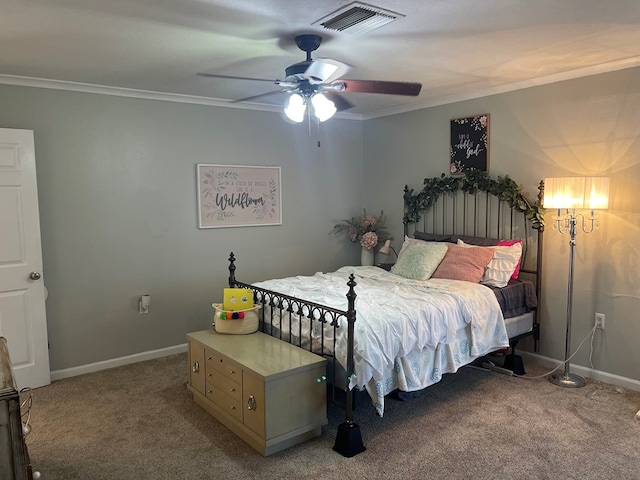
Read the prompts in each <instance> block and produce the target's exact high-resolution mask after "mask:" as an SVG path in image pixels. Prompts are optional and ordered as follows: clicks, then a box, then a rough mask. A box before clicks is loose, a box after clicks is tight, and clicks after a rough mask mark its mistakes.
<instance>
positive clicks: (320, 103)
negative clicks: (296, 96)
mask: <svg viewBox="0 0 640 480" xmlns="http://www.w3.org/2000/svg"><path fill="white" fill-rule="evenodd" d="M311 104H312V105H313V113H314V114H315V116H316V118H317V119H318V120H320V121H321V122H324V121H325V120H329V119H330V118H331V117H333V115H334V113H336V110H337V109H336V105H335V104H334V103H333V102H332V101H331V100H329V99H328V98H327V97H325V96H324V95H323V94H322V93H316V94H314V95H313V97H311Z"/></svg>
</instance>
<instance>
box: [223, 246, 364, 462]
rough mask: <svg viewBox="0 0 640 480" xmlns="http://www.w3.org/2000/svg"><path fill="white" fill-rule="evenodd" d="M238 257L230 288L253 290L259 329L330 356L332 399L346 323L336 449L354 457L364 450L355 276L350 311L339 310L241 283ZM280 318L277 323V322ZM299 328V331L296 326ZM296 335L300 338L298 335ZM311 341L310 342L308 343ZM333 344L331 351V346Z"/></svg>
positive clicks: (232, 268)
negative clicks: (358, 415) (356, 386)
mask: <svg viewBox="0 0 640 480" xmlns="http://www.w3.org/2000/svg"><path fill="white" fill-rule="evenodd" d="M235 260H236V258H235V256H234V254H233V252H231V254H230V255H229V287H231V288H246V289H249V290H252V291H253V294H254V302H255V304H256V305H258V304H259V305H262V308H261V309H260V314H259V327H258V329H259V330H260V331H262V332H264V333H266V334H268V335H271V336H275V337H278V338H280V339H281V340H282V341H286V342H287V343H291V344H293V345H295V346H298V347H300V348H304V349H305V350H309V351H310V352H312V353H315V354H317V355H320V356H322V357H325V358H327V357H330V358H332V360H333V361H331V362H329V364H330V365H331V372H330V374H329V375H330V377H331V378H330V379H331V380H332V381H331V382H330V392H331V399H332V400H334V401H335V400H336V398H337V395H336V393H337V390H338V389H339V388H340V385H341V384H342V381H341V380H340V379H339V378H338V377H339V375H341V373H340V372H341V369H340V368H339V364H338V362H337V359H336V357H335V347H336V337H337V335H336V330H337V329H338V328H341V326H340V321H339V320H340V319H341V318H342V319H344V320H345V321H346V323H347V365H346V377H345V378H344V379H343V380H344V381H345V385H346V387H345V388H344V393H345V398H346V405H345V409H346V413H345V421H344V422H343V423H342V424H340V425H339V426H338V433H337V435H336V441H335V444H334V447H333V449H334V450H335V451H337V452H338V453H340V454H341V455H343V456H345V457H352V456H354V455H357V454H358V453H361V452H363V451H364V450H365V447H364V445H363V444H362V434H361V432H360V427H359V426H358V425H357V424H356V422H355V420H354V413H353V404H354V398H353V395H354V392H353V390H352V389H351V388H349V384H350V380H351V378H352V376H353V375H354V359H353V351H354V347H353V342H354V323H355V321H356V309H355V302H356V296H357V295H356V292H355V286H356V281H355V277H354V275H353V274H351V275H350V276H349V281H348V282H347V284H346V286H347V287H348V289H347V293H346V297H347V310H339V309H336V308H332V307H328V306H326V305H321V304H319V303H314V302H310V301H307V300H304V299H301V298H297V297H292V296H289V295H284V294H282V293H278V292H275V291H272V290H267V289H264V288H260V287H256V286H254V285H251V284H248V283H244V282H240V281H238V280H237V279H236V276H235V271H236V265H235ZM265 307H269V308H265ZM276 319H277V322H276ZM305 319H306V320H308V324H309V328H308V333H309V338H308V339H307V338H305V336H304V335H303V333H304V332H303V323H304V322H303V320H305ZM283 322H287V325H286V328H283V326H285V325H283ZM314 323H316V324H318V325H320V327H321V328H319V329H316V331H319V332H320V338H319V339H316V340H315V341H314V338H313V335H312V333H313V332H314V328H313V327H314ZM327 323H328V324H329V326H331V327H332V328H333V336H332V339H330V342H329V344H327V342H326V341H325V340H326V338H325V328H324V327H325V325H326V324H327ZM294 326H297V332H295V331H294V330H293V327H294ZM296 333H297V335H296ZM307 340H308V341H307ZM328 345H330V348H329V347H328Z"/></svg>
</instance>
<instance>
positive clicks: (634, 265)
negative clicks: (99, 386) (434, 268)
mask: <svg viewBox="0 0 640 480" xmlns="http://www.w3.org/2000/svg"><path fill="white" fill-rule="evenodd" d="M639 73H640V70H639V69H628V70H623V71H619V72H614V73H609V74H603V75H598V76H593V77H587V78H583V79H579V80H573V81H567V82H561V83H557V84H552V85H548V86H542V87H536V88H530V89H526V90H521V91H517V92H511V93H507V94H501V95H495V96H490V97H485V98H481V99H477V100H472V101H467V102H460V103H455V104H451V105H445V106H440V107H434V108H429V109H424V110H420V111H415V112H410V113H406V114H402V115H395V116H391V117H384V118H379V119H373V120H367V121H364V122H358V121H348V120H341V119H332V120H331V121H329V122H327V123H325V124H323V125H322V126H321V129H320V136H321V140H322V148H317V147H316V134H315V130H312V133H311V134H309V130H308V128H307V126H306V125H296V126H293V125H290V124H287V123H285V122H284V121H282V119H281V118H280V116H279V115H278V114H276V113H269V112H257V111H242V110H237V109H226V108H219V107H209V106H198V105H186V104H177V103H169V102H161V101H152V100H139V99H131V98H119V97H111V96H103V95H92V94H84V93H73V92H63V91H55V90H46V89H37V88H26V87H15V86H0V102H1V104H2V106H3V108H2V109H0V125H1V126H2V127H6V128H26V129H32V130H34V131H35V142H36V159H37V160H36V161H37V169H38V185H39V196H40V197H39V201H40V209H41V210H40V213H41V226H42V242H43V256H44V274H45V283H46V285H47V287H48V288H49V292H50V295H49V300H48V301H47V316H48V319H47V320H48V328H49V339H50V343H51V352H50V356H51V368H52V370H60V369H65V368H71V367H74V366H82V365H86V364H89V363H92V362H98V361H101V360H109V359H113V358H118V357H121V356H125V355H130V354H135V353H139V352H145V351H149V350H153V349H158V348H163V347H168V346H173V345H178V344H181V343H183V342H184V334H185V333H186V332H189V331H193V330H198V329H203V328H207V327H208V326H209V322H210V316H211V313H212V312H211V308H210V304H211V302H212V301H216V300H219V299H220V297H221V293H222V288H223V287H224V286H225V282H226V278H227V271H226V267H227V262H226V259H227V256H228V252H229V251H230V250H233V251H234V252H235V253H236V256H237V257H238V259H239V260H238V277H239V278H241V279H242V280H245V281H254V280H260V279H265V278H269V277H275V276H284V275H290V274H311V273H313V272H315V271H320V270H330V269H334V268H336V267H338V266H340V265H343V264H347V263H354V262H357V261H358V258H359V256H358V254H359V252H358V249H357V248H355V247H354V246H353V245H348V242H346V241H345V240H344V239H336V238H334V237H332V236H330V235H329V232H330V230H331V227H332V226H333V224H334V223H336V221H338V220H339V219H341V218H344V217H348V216H351V215H354V214H357V213H359V212H360V208H362V207H365V208H367V210H369V211H371V212H376V211H378V210H380V209H384V210H385V213H386V214H387V217H388V225H389V226H390V227H391V230H392V233H393V234H394V236H395V237H396V239H400V238H401V237H402V222H401V218H402V189H403V187H404V185H405V184H407V183H408V184H409V185H410V186H412V187H413V188H420V185H421V179H423V178H425V177H430V176H436V175H439V174H440V173H441V172H446V171H447V169H448V158H449V157H448V148H449V120H450V119H451V118H456V117H463V116H468V115H472V114H477V113H489V114H490V115H491V120H490V172H491V174H492V175H503V174H509V175H510V176H511V177H512V178H514V179H515V180H516V181H517V182H518V183H520V184H521V186H522V187H523V189H524V190H525V192H527V193H528V194H530V195H531V196H533V195H535V193H536V187H537V184H538V182H539V181H540V179H542V178H544V177H546V176H561V175H586V174H588V175H592V174H593V175H595V174H602V175H610V176H611V178H612V184H611V186H612V194H611V200H610V209H609V210H608V211H606V212H603V213H602V214H601V228H600V230H598V231H596V232H594V233H592V234H589V235H586V234H583V233H579V234H578V239H577V242H578V246H577V254H576V279H575V291H574V296H575V299H574V325H573V338H574V346H577V343H578V341H579V340H581V339H582V338H584V337H585V336H586V335H587V333H588V332H589V329H590V327H591V325H592V323H593V313H594V312H595V311H599V312H603V313H605V314H606V315H607V328H606V330H605V331H604V332H598V333H597V335H596V338H595V341H594V354H593V362H594V366H595V368H596V369H598V370H601V371H605V372H610V373H613V374H617V375H621V376H623V377H628V378H631V379H636V380H640V372H639V371H638V368H637V366H638V365H639V364H640V349H638V348H637V339H638V338H640V316H639V315H638V313H637V312H638V311H640V302H639V295H640V275H639V274H638V271H639V267H640V265H639V263H640V241H639V240H640V227H639V225H640V218H639V217H640V215H639V214H640V207H639V204H640V193H639V192H640V185H639V184H640V166H639V164H640V157H639V155H640V154H639V153H638V152H640V148H638V147H640V145H639V137H640V83H639V82H637V78H638V74H639ZM197 163H221V164H238V165H278V166H281V167H282V189H283V221H284V223H283V225H282V226H271V227H250V228H227V229H211V230H200V229H198V228H197V218H196V214H197V211H196V202H195V185H196V179H195V165H196V164H197ZM395 246H396V247H399V240H396V244H395ZM544 267H545V274H544V279H543V280H544V283H543V285H544V297H543V299H544V301H543V304H542V308H541V322H542V339H541V342H540V347H541V350H540V353H541V354H542V355H545V356H549V357H552V358H556V359H561V358H563V356H564V322H565V308H566V303H565V302H566V287H567V286H566V278H567V270H568V238H567V236H566V235H560V234H558V233H557V232H556V231H554V230H552V229H551V227H550V226H549V228H547V231H546V233H545V263H544ZM142 293H150V294H151V295H152V307H151V313H150V314H149V315H147V316H140V315H138V313H137V297H138V295H140V294H142ZM525 347H527V348H529V349H530V348H531V345H530V344H528V345H525ZM574 363H577V364H580V365H583V366H589V343H588V342H587V343H586V345H585V347H583V349H582V350H581V351H580V352H579V353H578V355H577V356H576V357H575V359H574Z"/></svg>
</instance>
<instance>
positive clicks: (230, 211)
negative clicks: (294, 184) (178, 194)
mask: <svg viewBox="0 0 640 480" xmlns="http://www.w3.org/2000/svg"><path fill="white" fill-rule="evenodd" d="M197 175H198V222H199V225H198V226H199V227H200V228H219V227H248V226H258V225H282V192H281V189H280V167H250V166H241V167H239V166H235V165H205V164H198V165H197Z"/></svg>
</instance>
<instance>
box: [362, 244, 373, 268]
mask: <svg viewBox="0 0 640 480" xmlns="http://www.w3.org/2000/svg"><path fill="white" fill-rule="evenodd" d="M373 255H374V253H373V248H364V247H362V251H361V252H360V263H361V264H362V265H363V266H368V265H373Z"/></svg>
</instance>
